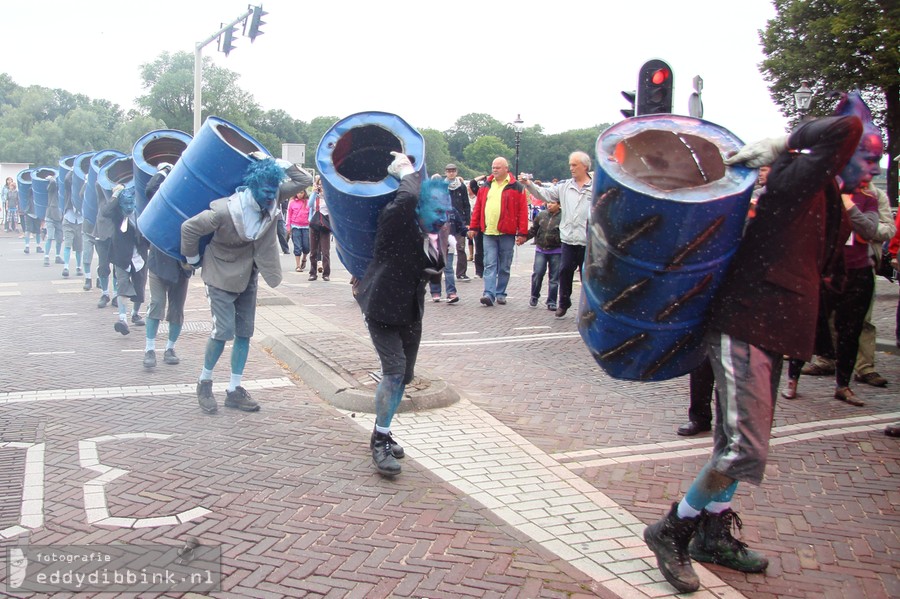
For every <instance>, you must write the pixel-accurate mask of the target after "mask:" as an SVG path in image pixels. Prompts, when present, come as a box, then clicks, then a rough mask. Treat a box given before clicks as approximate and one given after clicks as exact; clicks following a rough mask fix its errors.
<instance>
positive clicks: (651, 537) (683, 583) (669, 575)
mask: <svg viewBox="0 0 900 599" xmlns="http://www.w3.org/2000/svg"><path fill="white" fill-rule="evenodd" d="M698 520H699V518H684V519H682V518H679V517H678V503H673V504H672V509H671V510H669V514H668V515H667V516H666V517H665V518H663V519H662V520H660V521H659V522H657V523H656V524H651V525H650V526H648V527H647V528H645V529H644V541H645V542H646V543H647V546H648V547H649V548H650V550H651V551H653V553H654V554H656V565H657V566H659V571H660V572H662V575H663V576H665V577H666V580H668V581H669V584H671V585H672V586H673V587H675V588H676V589H678V591H679V592H681V593H693V592H694V591H696V590H697V589H699V588H700V579H699V578H698V577H697V573H696V572H694V568H693V566H691V556H690V555H689V554H688V543H690V542H691V537H692V536H694V531H695V530H696V529H697V523H698Z"/></svg>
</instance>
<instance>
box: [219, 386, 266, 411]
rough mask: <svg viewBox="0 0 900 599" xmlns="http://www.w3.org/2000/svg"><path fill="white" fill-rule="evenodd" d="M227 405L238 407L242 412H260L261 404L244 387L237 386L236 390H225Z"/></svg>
mask: <svg viewBox="0 0 900 599" xmlns="http://www.w3.org/2000/svg"><path fill="white" fill-rule="evenodd" d="M225 407H226V408H236V409H238V410H240V411H242V412H258V411H259V404H258V403H256V401H255V400H254V399H253V398H252V397H250V394H249V393H247V390H246V389H244V388H243V387H240V386H238V387H235V388H234V391H226V392H225Z"/></svg>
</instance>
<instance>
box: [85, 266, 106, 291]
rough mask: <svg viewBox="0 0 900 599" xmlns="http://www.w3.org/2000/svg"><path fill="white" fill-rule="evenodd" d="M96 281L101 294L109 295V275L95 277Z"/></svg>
mask: <svg viewBox="0 0 900 599" xmlns="http://www.w3.org/2000/svg"><path fill="white" fill-rule="evenodd" d="M85 272H87V271H85ZM97 283H98V284H99V285H100V291H102V292H103V295H109V277H97Z"/></svg>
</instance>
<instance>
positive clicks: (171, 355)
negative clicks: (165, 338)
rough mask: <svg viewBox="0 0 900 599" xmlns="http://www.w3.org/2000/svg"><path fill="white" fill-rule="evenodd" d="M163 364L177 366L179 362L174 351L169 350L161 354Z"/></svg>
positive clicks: (172, 349)
mask: <svg viewBox="0 0 900 599" xmlns="http://www.w3.org/2000/svg"><path fill="white" fill-rule="evenodd" d="M163 362H165V363H166V364H172V365H175V364H178V363H179V362H181V360H179V359H178V356H176V355H175V349H174V348H169V349H167V350H166V353H164V354H163Z"/></svg>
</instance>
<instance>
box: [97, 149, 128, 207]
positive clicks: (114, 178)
mask: <svg viewBox="0 0 900 599" xmlns="http://www.w3.org/2000/svg"><path fill="white" fill-rule="evenodd" d="M133 162H134V161H133V160H132V159H131V156H122V157H120V158H113V159H112V160H110V161H109V162H107V163H106V164H104V165H103V166H101V167H100V170H99V171H98V172H97V187H98V188H99V189H100V191H102V192H103V197H104V198H105V199H107V200H109V199H110V197H112V190H113V188H114V187H115V186H116V185H124V186H125V187H129V186H133V185H134V183H133V181H134V165H133Z"/></svg>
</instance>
